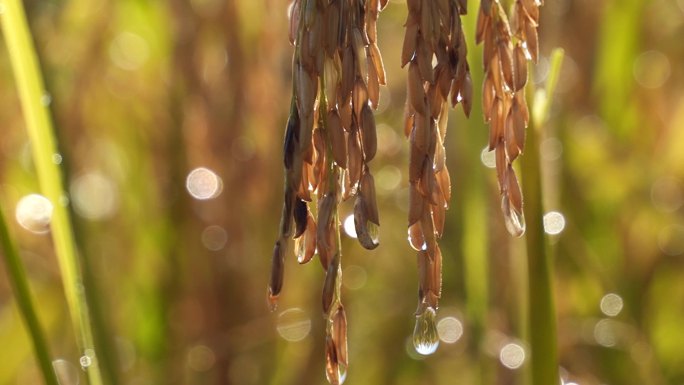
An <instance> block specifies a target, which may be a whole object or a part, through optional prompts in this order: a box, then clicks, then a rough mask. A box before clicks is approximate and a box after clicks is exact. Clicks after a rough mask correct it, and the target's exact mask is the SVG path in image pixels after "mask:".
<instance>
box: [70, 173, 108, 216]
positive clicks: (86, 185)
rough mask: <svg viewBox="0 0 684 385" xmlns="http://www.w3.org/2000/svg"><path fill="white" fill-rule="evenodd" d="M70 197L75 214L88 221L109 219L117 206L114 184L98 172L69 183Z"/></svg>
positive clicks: (81, 176) (87, 174)
mask: <svg viewBox="0 0 684 385" xmlns="http://www.w3.org/2000/svg"><path fill="white" fill-rule="evenodd" d="M71 196H72V199H73V201H74V209H75V210H76V212H77V213H78V214H79V215H80V216H82V217H84V218H88V219H93V220H98V219H106V218H109V217H111V216H112V215H113V214H114V213H115V212H116V209H117V208H118V206H119V196H118V191H117V189H116V186H115V184H114V182H112V180H111V179H110V178H108V177H107V176H105V175H104V174H102V173H100V172H89V173H86V174H83V175H80V176H78V177H77V178H76V179H75V180H74V181H73V182H72V183H71Z"/></svg>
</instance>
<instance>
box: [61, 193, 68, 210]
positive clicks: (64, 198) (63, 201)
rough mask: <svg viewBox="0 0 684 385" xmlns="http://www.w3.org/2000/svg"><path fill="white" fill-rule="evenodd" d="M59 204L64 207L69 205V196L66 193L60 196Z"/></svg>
mask: <svg viewBox="0 0 684 385" xmlns="http://www.w3.org/2000/svg"><path fill="white" fill-rule="evenodd" d="M59 204H60V205H61V206H64V207H66V206H68V205H69V197H68V196H66V195H62V196H60V197H59Z"/></svg>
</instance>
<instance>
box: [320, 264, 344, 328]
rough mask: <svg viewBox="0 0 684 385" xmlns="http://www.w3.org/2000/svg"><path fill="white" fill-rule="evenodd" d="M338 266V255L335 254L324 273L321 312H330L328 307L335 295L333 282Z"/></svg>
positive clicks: (336, 275)
mask: <svg viewBox="0 0 684 385" xmlns="http://www.w3.org/2000/svg"><path fill="white" fill-rule="evenodd" d="M339 267H340V255H339V254H335V255H334V256H333V258H332V260H331V261H330V263H329V264H328V269H327V272H326V273H325V282H324V283H323V295H322V303H323V314H326V315H327V314H328V313H329V312H330V307H331V306H332V304H333V300H334V295H335V284H336V281H337V279H338V273H339Z"/></svg>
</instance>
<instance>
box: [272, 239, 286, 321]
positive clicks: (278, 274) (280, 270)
mask: <svg viewBox="0 0 684 385" xmlns="http://www.w3.org/2000/svg"><path fill="white" fill-rule="evenodd" d="M283 243H285V241H284V240H283V239H279V240H278V241H277V242H276V244H275V246H274V247H273V255H272V257H271V279H270V280H269V282H268V302H269V306H270V308H271V311H273V310H275V309H276V307H277V306H278V304H277V302H278V296H279V295H280V291H281V290H282V289H283V278H284V276H285V257H284V255H283V254H284V249H285V247H284V246H285V245H283Z"/></svg>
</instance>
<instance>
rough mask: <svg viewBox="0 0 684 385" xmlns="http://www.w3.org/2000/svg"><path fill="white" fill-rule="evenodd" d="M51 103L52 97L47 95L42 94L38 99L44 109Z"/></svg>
mask: <svg viewBox="0 0 684 385" xmlns="http://www.w3.org/2000/svg"><path fill="white" fill-rule="evenodd" d="M51 103H52V96H50V94H49V93H47V92H46V93H44V94H43V95H42V96H41V97H40V104H42V105H44V106H45V107H47V106H49V105H50V104H51Z"/></svg>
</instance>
